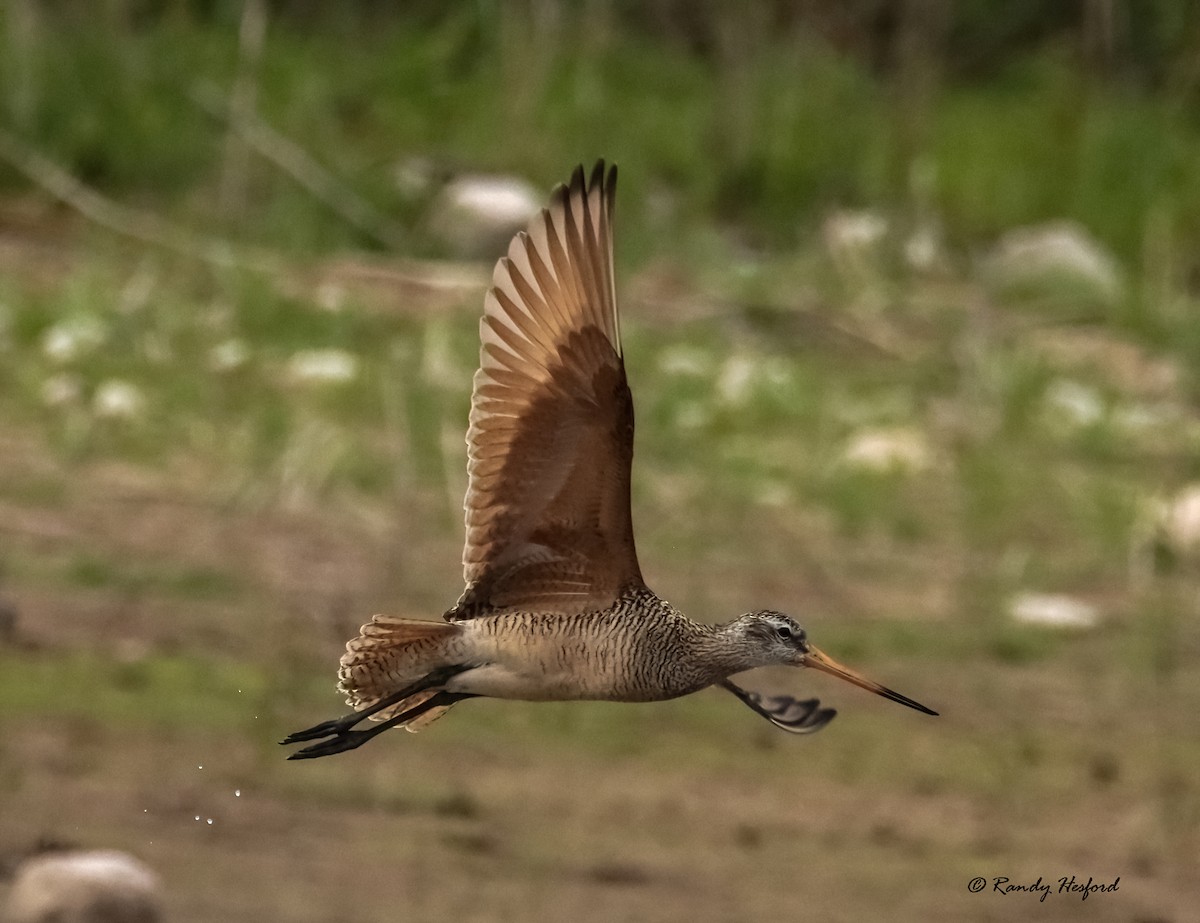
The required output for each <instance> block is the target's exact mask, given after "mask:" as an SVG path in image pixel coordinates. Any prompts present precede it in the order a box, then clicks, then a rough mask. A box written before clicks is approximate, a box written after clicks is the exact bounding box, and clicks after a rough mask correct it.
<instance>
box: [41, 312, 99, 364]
mask: <svg viewBox="0 0 1200 923" xmlns="http://www.w3.org/2000/svg"><path fill="white" fill-rule="evenodd" d="M104 337H105V329H104V324H102V323H101V322H100V320H99V319H98V318H96V317H92V316H91V315H89V314H81V315H77V316H75V317H71V318H68V319H66V320H63V321H60V322H59V323H57V324H55V325H54V326H52V327H50V328H49V329H47V330H46V332H45V333H44V334H42V352H43V353H44V354H45V356H46V358H47V359H49V360H50V361H52V362H57V363H59V364H65V363H68V362H72V361H74V360H75V359H78V358H79V357H80V356H82V355H84V354H85V353H89V352H91V351H92V350H94V349H96V348H97V347H98V346H99V345H100V344H101V343H103V342H104Z"/></svg>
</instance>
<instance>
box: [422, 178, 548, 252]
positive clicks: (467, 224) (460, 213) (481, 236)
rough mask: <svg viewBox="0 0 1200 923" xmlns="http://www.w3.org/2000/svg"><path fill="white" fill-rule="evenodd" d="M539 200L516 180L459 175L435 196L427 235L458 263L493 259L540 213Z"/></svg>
mask: <svg viewBox="0 0 1200 923" xmlns="http://www.w3.org/2000/svg"><path fill="white" fill-rule="evenodd" d="M542 198H543V196H542V194H541V193H540V192H539V191H538V190H537V189H535V188H534V187H533V186H532V185H531V184H530V183H528V182H526V181H525V180H523V179H519V178H517V177H513V176H461V177H459V178H458V179H455V180H453V181H452V182H450V183H449V184H448V185H447V186H446V188H445V189H443V190H442V192H441V194H440V195H439V196H438V198H437V200H436V202H435V203H434V206H433V217H432V218H431V220H430V230H431V231H432V232H433V234H434V235H435V236H436V237H437V238H438V239H439V240H440V241H441V242H442V244H443V245H444V246H445V247H446V248H447V249H448V250H450V252H451V253H452V254H453V255H455V256H457V257H459V258H462V259H491V258H495V257H498V256H500V255H502V254H503V253H504V252H505V250H506V248H507V247H508V242H509V240H511V239H512V236H513V235H514V234H516V233H517V232H518V231H521V230H524V229H525V227H526V226H527V225H528V224H529V221H530V219H532V218H533V216H534V215H536V214H537V213H538V211H540V209H541V203H542Z"/></svg>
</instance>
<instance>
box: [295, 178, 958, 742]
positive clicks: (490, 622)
mask: <svg viewBox="0 0 1200 923" xmlns="http://www.w3.org/2000/svg"><path fill="white" fill-rule="evenodd" d="M616 181H617V170H616V167H615V166H612V167H606V166H605V164H604V162H603V161H600V162H599V163H597V164H596V166H595V168H594V169H593V170H592V172H591V175H590V177H585V175H584V172H583V168H582V167H578V168H576V170H575V173H574V175H573V176H572V178H571V181H570V183H569V184H567V185H565V186H559V187H558V188H557V189H555V191H554V192H553V193H552V195H551V200H550V205H549V207H548V208H546V209H543V210H542V211H541V212H540V213H539V214H538V215H537V216H536V217H535V218H534V219H533V221H532V222H531V223H530V226H529V229H528V231H526V232H522V233H520V234H517V236H516V237H515V238H514V239H513V241H512V243H511V244H510V246H509V248H508V255H507V256H505V257H503V258H502V259H501V260H500V261H499V262H498V263H497V264H496V269H495V272H494V274H493V276H492V286H491V288H490V289H489V291H488V293H487V296H486V299H485V301H484V313H483V318H482V320H481V321H480V325H479V331H480V337H481V340H482V345H481V348H480V363H479V370H478V371H477V372H476V373H475V383H474V392H473V394H472V399H471V415H470V426H469V429H468V430H467V447H468V448H467V458H468V464H467V470H468V475H469V479H468V486H467V496H466V500H465V504H464V505H465V509H466V530H467V540H466V548H465V549H464V551H463V568H464V577H465V579H466V589H465V591H464V592H463V594H462V596H461V597H460V598H459V600H458V602H457V603H456V604H455V605H454V606H453V608H451V609H449V610H448V611H447V612H446V613H445V614H444V616H443V620H442V621H440V622H438V621H430V620H422V619H410V618H397V617H393V616H385V615H377V616H375V617H374V618H373V619H372V620H371V621H370V622H368V623H367V624H366V625H364V626H363V627H362V629H361V632H360V634H359V635H358V637H357V638H355V639H353V640H352V641H350V642H349V643H348V644H347V645H346V653H345V654H343V655H342V658H341V665H340V669H339V671H338V679H339V683H338V688H339V690H340V691H341V692H342V693H344V694H345V696H346V701H347V704H348V705H350V706H351V707H352V708H353V709H354V711H353V712H352V713H350V714H348V715H345V716H344V717H341V718H336V719H334V720H332V721H326V722H323V723H321V724H318V725H316V726H315V727H311V728H308V729H307V730H304V731H298V732H296V733H295V734H291V735H290V736H288V737H287V738H286V739H285V740H283V741H282V743H284V744H295V743H301V742H308V741H315V743H311V744H309V745H308V746H306V747H304V748H303V749H301V750H297V751H295V752H294V753H292V754H291V756H290V757H289V759H311V758H314V757H319V756H328V755H330V754H334V753H341V752H343V751H345V750H352V749H354V748H355V747H359V746H361V745H362V744H364V743H366V742H367V741H368V740H370V739H371V738H373V737H375V736H376V735H377V734H380V733H382V732H383V731H386V730H388V729H389V728H394V727H403V728H407V729H408V730H410V731H415V730H417V729H419V728H421V727H424V726H425V725H427V724H429V723H430V722H431V721H434V720H435V719H437V718H438V717H440V716H441V715H443V714H445V712H446V711H447V710H448V709H450V708H451V707H452V706H453V705H455V704H456V703H457V702H461V701H462V700H463V699H470V698H475V697H479V696H487V697H491V698H499V699H524V700H532V701H554V700H582V699H593V700H607V701H615V702H651V701H659V700H664V699H672V698H676V697H678V696H683V695H688V694H689V693H692V692H697V691H699V690H701V689H704V688H706V687H708V686H714V685H715V686H720V687H722V688H723V689H726V690H728V691H729V692H731V693H733V694H734V695H735V696H737V697H738V699H739V700H741V701H742V702H743V703H745V704H746V705H747V706H749V707H750V708H751V709H752V710H753V711H755V712H757V713H758V714H759V715H761V716H762V717H764V718H766V719H767V720H768V721H770V722H771V723H772V724H774V725H775V726H777V727H779V728H782V729H783V730H785V731H790V732H792V733H796V734H805V733H811V732H813V731H817V730H820V729H821V728H823V727H824V726H825V725H826V724H828V723H829V722H830V721H831V720H832V719H833V717H834V714H835V712H834V710H833V709H831V708H822V707H821V706H820V702H819V701H818V700H816V699H807V700H798V699H794V698H792V697H791V696H786V695H778V696H762V695H759V694H758V693H755V692H750V691H748V690H746V689H743V688H741V687H740V686H738V685H737V684H735V683H734V682H732V681H731V680H730V679H729V677H730V676H732V675H734V674H736V673H740V672H742V671H744V670H750V669H753V668H755V667H764V666H771V665H788V666H796V667H815V668H816V669H818V670H822V671H824V672H826V673H831V674H833V675H834V676H837V677H840V678H841V679H844V680H847V681H849V682H851V683H854V684H855V685H857V686H861V687H862V688H864V689H868V690H870V691H871V692H874V693H876V694H877V695H881V696H883V697H884V698H887V699H891V700H892V701H893V702H899V703H900V704H902V705H907V706H908V707H910V708H915V709H916V710H917V711H921V712H924V713H925V714H927V715H936V714H937V712H935V711H932V710H931V709H929V708H926V707H925V706H924V705H921V704H920V703H918V702H915V701H913V700H912V699H910V698H907V697H906V696H903V695H900V693H898V692H893V691H892V690H891V689H888V688H887V687H885V686H881V685H879V684H878V683H875V682H872V681H871V680H869V679H866V678H865V677H863V676H862V675H860V674H859V673H857V672H855V671H854V670H852V669H850V668H849V667H845V666H842V665H841V664H840V663H838V662H837V661H835V660H834V659H833V658H831V657H829V656H828V655H827V654H825V653H823V652H822V651H820V650H819V649H818V648H816V647H814V646H813V645H812V644H811V643H809V640H808V636H807V635H806V634H805V632H804V629H802V628H801V627H800V626H799V625H798V624H796V622H795V621H793V620H792V619H791V618H790V617H788V616H787V615H784V614H783V613H780V612H775V611H772V610H759V611H756V612H750V613H748V614H746V615H742V616H739V617H738V618H736V619H734V620H733V621H731V622H727V623H725V624H722V625H709V624H704V623H700V622H695V621H693V620H691V619H690V618H688V617H687V616H685V615H684V614H683V613H682V612H680V611H679V610H678V609H676V608H675V607H674V606H672V605H671V604H670V603H668V602H667V601H665V600H663V599H660V598H659V597H658V596H656V595H655V594H654V593H653V592H652V591H651V590H650V589H649V588H648V587H647V586H646V584H645V582H644V581H643V580H642V573H641V570H640V568H639V567H638V559H637V553H636V551H635V549H634V541H633V526H632V523H631V520H630V494H629V482H630V469H631V467H632V463H633V399H632V397H631V395H630V393H629V385H628V384H627V383H626V380H625V363H624V359H623V357H622V353H621V336H620V324H619V318H618V314H617V302H616V295H615V291H614V281H613V255H612V254H613V247H612V216H613V203H614V199H615V195H616ZM368 719H369V720H370V722H373V723H371V724H367V725H365V726H363V727H360V725H362V723H363V722H364V721H367V720H368Z"/></svg>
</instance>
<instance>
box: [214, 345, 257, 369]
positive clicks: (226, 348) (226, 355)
mask: <svg viewBox="0 0 1200 923" xmlns="http://www.w3.org/2000/svg"><path fill="white" fill-rule="evenodd" d="M249 359H250V348H249V347H248V346H247V345H246V342H245V341H244V340H239V339H237V338H236V337H235V338H231V339H228V340H223V341H221V342H220V343H218V344H217V345H216V346H214V347H213V348H212V349H210V350H209V352H208V365H209V367H210V368H211V369H212V370H213V371H214V372H232V371H234V370H235V369H240V368H241V367H242V366H243V365H245V364H246V363H247V362H248V361H249Z"/></svg>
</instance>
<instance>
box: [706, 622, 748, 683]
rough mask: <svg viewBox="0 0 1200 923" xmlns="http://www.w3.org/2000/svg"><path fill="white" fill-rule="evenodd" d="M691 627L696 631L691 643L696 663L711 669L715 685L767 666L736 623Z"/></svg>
mask: <svg viewBox="0 0 1200 923" xmlns="http://www.w3.org/2000/svg"><path fill="white" fill-rule="evenodd" d="M692 624H694V625H695V628H696V631H695V635H694V638H693V640H692V644H693V646H694V648H695V651H696V653H697V655H698V656H697V660H698V662H701V663H704V664H705V665H706V666H707V667H708V668H709V669H710V671H711V672H712V676H713V679H712V682H719V681H720V680H722V679H725V678H726V677H729V676H732V675H733V674H734V673H741V672H742V671H744V670H752V669H754V668H755V667H761V666H764V663H763V660H762V655H761V653H760V651H759V650H757V648H756V646H755V645H753V644H750V643H749V642H748V641H747V639H746V636H745V634H744V632H743V631H742V628H741V626H740V625H739V624H738V623H737V622H736V621H734V622H727V623H725V624H723V625H701V624H698V623H692Z"/></svg>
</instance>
